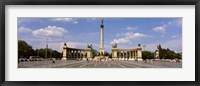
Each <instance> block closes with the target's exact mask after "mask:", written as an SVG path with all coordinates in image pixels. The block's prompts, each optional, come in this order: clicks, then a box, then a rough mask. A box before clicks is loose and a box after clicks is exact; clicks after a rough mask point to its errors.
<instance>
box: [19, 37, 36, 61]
mask: <svg viewBox="0 0 200 86" xmlns="http://www.w3.org/2000/svg"><path fill="white" fill-rule="evenodd" d="M31 55H36V52H35V50H33V49H32V46H30V45H28V43H26V42H25V41H24V40H18V57H19V58H24V57H26V58H29V56H31Z"/></svg>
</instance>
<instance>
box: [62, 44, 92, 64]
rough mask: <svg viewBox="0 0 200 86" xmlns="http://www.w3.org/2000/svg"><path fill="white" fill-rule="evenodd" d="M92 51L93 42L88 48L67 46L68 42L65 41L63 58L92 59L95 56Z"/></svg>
mask: <svg viewBox="0 0 200 86" xmlns="http://www.w3.org/2000/svg"><path fill="white" fill-rule="evenodd" d="M92 51H93V49H92V44H90V45H88V46H87V48H86V49H78V48H70V47H67V44H66V43H64V47H63V57H62V60H67V59H91V58H92V57H93V54H92Z"/></svg>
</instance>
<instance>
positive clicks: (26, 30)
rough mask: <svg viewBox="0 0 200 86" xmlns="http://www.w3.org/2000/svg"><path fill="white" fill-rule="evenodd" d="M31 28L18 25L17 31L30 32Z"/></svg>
mask: <svg viewBox="0 0 200 86" xmlns="http://www.w3.org/2000/svg"><path fill="white" fill-rule="evenodd" d="M31 31H32V30H31V29H30V28H25V27H20V28H18V32H31Z"/></svg>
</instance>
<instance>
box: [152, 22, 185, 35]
mask: <svg viewBox="0 0 200 86" xmlns="http://www.w3.org/2000/svg"><path fill="white" fill-rule="evenodd" d="M171 25H172V26H173V25H175V26H181V25H182V19H177V20H174V21H169V22H166V23H165V24H163V25H162V26H158V27H154V28H152V30H153V31H155V32H158V33H164V32H165V30H166V29H167V27H168V26H171Z"/></svg>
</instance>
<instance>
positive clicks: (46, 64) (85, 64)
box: [18, 60, 182, 68]
mask: <svg viewBox="0 0 200 86" xmlns="http://www.w3.org/2000/svg"><path fill="white" fill-rule="evenodd" d="M18 68H182V62H163V61H147V62H144V61H140V62H136V61H133V60H128V61H123V60H115V61H111V60H109V61H85V60H80V61H77V60H64V61H63V60H56V61H55V63H53V62H52V61H29V62H20V63H18Z"/></svg>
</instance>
